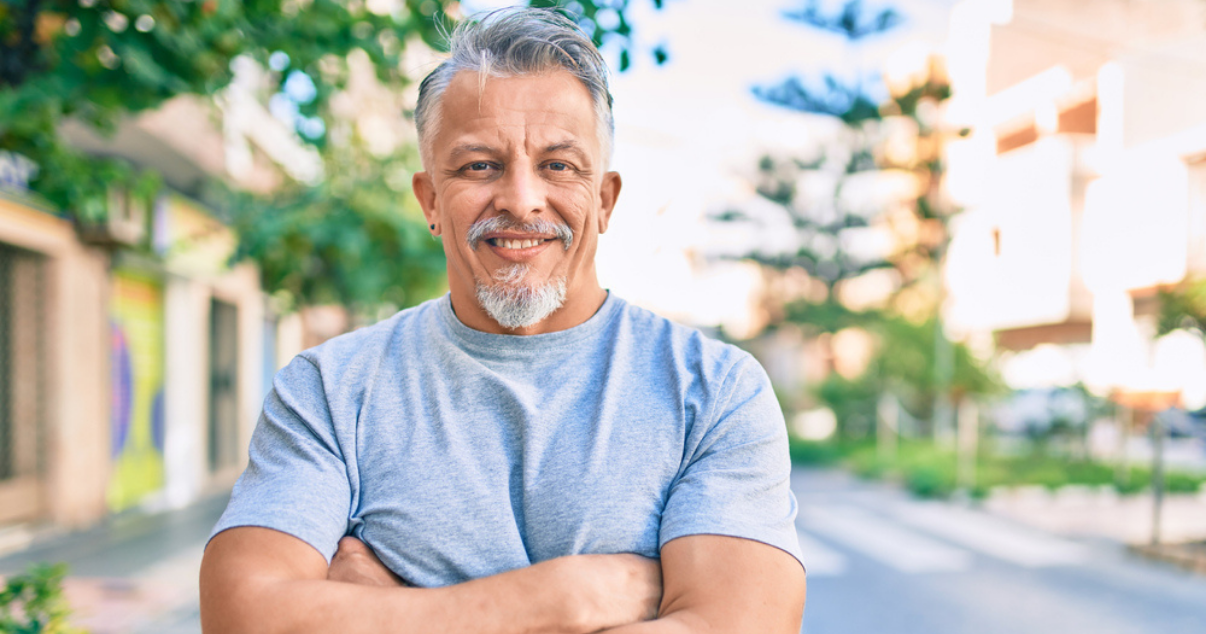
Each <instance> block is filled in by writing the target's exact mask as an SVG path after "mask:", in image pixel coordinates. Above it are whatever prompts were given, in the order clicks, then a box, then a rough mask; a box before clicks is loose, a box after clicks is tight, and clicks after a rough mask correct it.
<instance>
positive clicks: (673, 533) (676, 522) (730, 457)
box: [659, 355, 803, 565]
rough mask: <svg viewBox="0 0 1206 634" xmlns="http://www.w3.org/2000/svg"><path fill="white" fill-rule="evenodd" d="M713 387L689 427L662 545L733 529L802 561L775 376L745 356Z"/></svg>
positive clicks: (729, 532) (664, 519) (665, 512)
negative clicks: (713, 389) (702, 408)
mask: <svg viewBox="0 0 1206 634" xmlns="http://www.w3.org/2000/svg"><path fill="white" fill-rule="evenodd" d="M714 394H715V395H714V396H713V397H712V398H711V399H710V401H711V403H710V404H709V405H708V406H707V407H706V408H704V411H703V412H701V413H702V414H703V415H702V416H700V418H699V419H698V420H696V421H695V423H694V425H693V428H692V429H691V430H690V432H689V433H688V436H687V446H686V454H685V455H684V465H685V466H684V467H683V468H682V469H681V470H680V473H679V475H678V477H677V478H676V480H675V481H674V483H673V484H671V487H670V493H669V497H668V499H667V501H666V506H665V509H664V510H663V512H662V523H661V530H660V534H659V547H661V546H665V544H666V543H667V542H669V541H670V540H673V539H676V538H679V537H683V536H686V535H702V534H709V535H727V536H731V537H741V538H744V539H751V540H754V541H759V542H762V543H765V544H769V545H771V546H774V547H776V548H779V549H780V550H783V551H786V552H787V553H788V554H790V555H792V556H793V557H795V558H796V559H797V560H799V561H800V562H801V565H803V558H802V557H801V555H800V543H799V537H798V536H797V533H796V527H795V518H796V510H797V509H796V498H795V496H794V495H793V494H792V492H791V459H790V457H789V455H788V449H787V427H786V425H785V424H784V422H783V413H782V411H781V410H780V409H779V403H778V400H777V399H776V398H775V394H774V391H773V390H772V389H771V384H770V379H769V378H768V377H767V376H766V372H765V371H763V369H762V367H761V366H760V365H758V363H757V362H756V361H754V360H753V358H752V357H749V356H748V355H743V356H742V358H741V360H740V361H738V362H737V363H736V364H734V366H733V367H732V368H731V369H730V371H729V372H728V375H727V376H726V377H725V379H724V381H723V383H722V385H721V387H720V389H719V390H718V391H716V392H715V393H714Z"/></svg>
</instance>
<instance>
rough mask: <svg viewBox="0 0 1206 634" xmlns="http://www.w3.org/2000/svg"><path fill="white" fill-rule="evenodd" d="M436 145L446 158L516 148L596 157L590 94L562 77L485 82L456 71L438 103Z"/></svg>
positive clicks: (560, 74)
mask: <svg viewBox="0 0 1206 634" xmlns="http://www.w3.org/2000/svg"><path fill="white" fill-rule="evenodd" d="M441 102H442V103H441V107H442V113H441V115H442V117H441V118H442V120H443V123H442V124H441V126H440V129H439V132H438V136H439V137H442V138H439V140H438V141H437V142H438V145H439V146H441V147H442V148H443V152H442V153H444V154H446V155H451V156H457V155H461V154H468V153H472V152H487V153H488V152H501V151H503V150H505V149H507V148H508V147H515V146H516V145H517V144H522V145H524V146H525V147H526V148H527V149H528V150H532V151H544V152H557V151H567V152H577V153H581V154H589V153H593V152H594V151H597V149H598V148H596V147H595V146H596V145H597V144H598V142H599V139H598V138H597V136H598V135H597V129H596V128H597V126H596V113H595V110H594V107H593V102H592V101H591V100H590V94H589V92H588V91H587V90H586V87H585V86H582V84H581V82H579V81H578V79H577V78H576V77H574V76H573V75H571V74H570V73H568V72H567V71H554V72H549V73H543V74H539V75H519V76H513V77H487V78H486V79H485V85H484V86H481V85H479V74H478V73H476V72H473V71H461V72H460V73H458V74H457V75H456V77H454V79H453V81H452V83H450V84H449V86H448V88H447V90H446V91H445V94H444V98H443V99H442V100H441Z"/></svg>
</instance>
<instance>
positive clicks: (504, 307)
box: [477, 279, 565, 330]
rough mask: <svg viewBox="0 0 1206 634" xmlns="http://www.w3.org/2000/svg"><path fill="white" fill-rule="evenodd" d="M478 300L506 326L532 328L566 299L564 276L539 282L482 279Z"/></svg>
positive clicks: (497, 320)
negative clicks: (500, 281)
mask: <svg viewBox="0 0 1206 634" xmlns="http://www.w3.org/2000/svg"><path fill="white" fill-rule="evenodd" d="M477 301H478V303H479V304H480V305H481V307H482V310H484V311H485V312H486V314H487V315H489V316H490V318H491V319H493V320H494V321H496V322H498V325H500V326H502V327H503V328H505V329H507V330H518V329H520V328H529V327H531V326H535V325H536V324H538V323H540V322H542V321H544V320H545V319H547V318H548V317H549V316H550V315H552V314H553V313H555V312H557V309H559V308H561V305H562V304H564V303H565V280H564V279H557V280H550V281H548V282H545V283H544V284H540V285H537V286H529V285H526V284H500V283H497V282H496V283H494V284H490V285H485V284H480V283H479V284H478V285H477Z"/></svg>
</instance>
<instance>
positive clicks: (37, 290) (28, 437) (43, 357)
mask: <svg viewBox="0 0 1206 634" xmlns="http://www.w3.org/2000/svg"><path fill="white" fill-rule="evenodd" d="M45 285H46V262H45V258H44V257H42V256H39V255H36V254H33V253H29V252H27V251H23V250H21V249H17V248H14V247H11V246H8V245H4V244H0V499H3V502H4V503H3V504H0V523H3V522H7V521H15V520H22V519H29V518H32V517H34V516H36V515H37V514H38V512H39V510H40V503H41V496H40V489H41V480H42V476H43V473H44V471H45V453H46V452H45V446H46V433H45V429H46V424H45V423H46V407H47V403H46V380H47V351H46V343H47V342H46V317H47V315H46V312H47V311H46V295H47V294H46V292H45Z"/></svg>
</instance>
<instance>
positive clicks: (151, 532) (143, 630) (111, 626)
mask: <svg viewBox="0 0 1206 634" xmlns="http://www.w3.org/2000/svg"><path fill="white" fill-rule="evenodd" d="M226 500H227V497H226V496H224V495H223V496H217V497H213V498H209V499H206V500H203V501H201V502H199V503H197V504H195V505H193V506H190V507H188V508H184V509H180V510H177V511H169V512H165V513H159V514H154V515H145V514H136V513H131V514H123V515H119V516H116V517H114V518H112V519H110V520H108V521H107V522H105V523H104V524H102V525H101V526H99V527H96V528H93V529H90V530H87V531H83V532H79V533H72V534H67V535H52V536H46V537H44V538H37V539H35V540H34V542H33V544H31V545H30V546H29V547H28V548H26V549H24V550H23V551H21V552H17V553H13V554H9V555H6V556H3V557H0V575H9V574H13V573H16V572H20V571H22V570H24V569H25V568H26V567H27V566H29V565H30V564H32V563H36V562H50V563H53V562H64V563H66V564H67V565H68V567H69V572H68V578H67V580H66V582H65V584H64V586H65V591H66V594H67V600H68V602H69V603H70V605H71V610H72V617H73V618H72V623H73V624H74V625H76V626H78V627H81V628H84V629H85V630H86V631H88V632H90V634H200V632H201V623H200V616H199V613H198V606H197V574H198V570H199V569H200V565H201V553H202V550H203V548H204V546H205V540H206V538H207V537H208V536H209V531H210V529H211V528H213V525H214V524H215V523H216V522H217V521H218V517H219V516H220V515H221V514H222V510H223V509H224V508H226Z"/></svg>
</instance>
